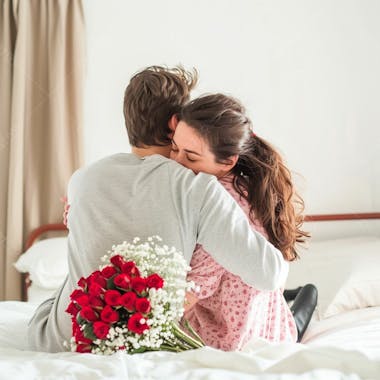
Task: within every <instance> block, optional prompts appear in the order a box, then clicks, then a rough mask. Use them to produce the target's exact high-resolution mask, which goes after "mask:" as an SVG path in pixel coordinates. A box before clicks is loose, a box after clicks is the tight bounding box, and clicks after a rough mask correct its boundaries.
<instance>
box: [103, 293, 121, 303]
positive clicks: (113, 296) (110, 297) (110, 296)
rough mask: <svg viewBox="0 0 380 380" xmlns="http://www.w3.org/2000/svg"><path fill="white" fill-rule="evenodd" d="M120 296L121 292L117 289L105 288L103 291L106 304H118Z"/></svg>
mask: <svg viewBox="0 0 380 380" xmlns="http://www.w3.org/2000/svg"><path fill="white" fill-rule="evenodd" d="M120 296H121V294H120V293H119V292H118V291H117V290H107V291H106V292H105V293H104V300H105V301H106V303H107V304H108V305H111V306H120V305H121V303H120Z"/></svg>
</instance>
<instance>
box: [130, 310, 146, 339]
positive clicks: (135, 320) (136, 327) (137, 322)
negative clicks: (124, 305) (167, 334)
mask: <svg viewBox="0 0 380 380" xmlns="http://www.w3.org/2000/svg"><path fill="white" fill-rule="evenodd" d="M142 319H143V320H145V321H146V319H145V318H144V316H143V315H142V314H141V313H136V314H133V315H132V316H131V317H130V318H129V320H128V330H130V331H132V332H134V333H137V334H140V335H141V334H142V333H143V332H144V331H145V330H147V329H149V326H148V325H147V324H146V322H144V323H141V320H142Z"/></svg>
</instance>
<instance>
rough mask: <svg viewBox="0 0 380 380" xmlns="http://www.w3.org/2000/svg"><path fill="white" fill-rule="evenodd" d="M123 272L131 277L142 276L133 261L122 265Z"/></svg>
mask: <svg viewBox="0 0 380 380" xmlns="http://www.w3.org/2000/svg"><path fill="white" fill-rule="evenodd" d="M121 271H122V272H123V273H126V274H129V275H130V276H131V277H136V276H140V272H139V270H138V269H137V267H136V264H135V263H134V262H133V261H127V262H126V263H123V264H122V265H121Z"/></svg>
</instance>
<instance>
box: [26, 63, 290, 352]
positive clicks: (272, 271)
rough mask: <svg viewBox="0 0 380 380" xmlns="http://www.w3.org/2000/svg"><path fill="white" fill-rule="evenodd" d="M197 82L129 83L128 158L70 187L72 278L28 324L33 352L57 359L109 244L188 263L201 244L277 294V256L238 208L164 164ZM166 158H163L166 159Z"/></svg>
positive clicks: (176, 76) (168, 72) (95, 167)
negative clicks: (81, 285)
mask: <svg viewBox="0 0 380 380" xmlns="http://www.w3.org/2000/svg"><path fill="white" fill-rule="evenodd" d="M195 83H196V75H193V74H192V73H190V72H187V71H185V70H183V69H182V68H174V69H166V68H162V67H157V66H155V67H149V68H147V69H145V70H143V71H141V72H139V73H137V74H136V75H135V76H134V77H133V78H132V79H131V81H130V83H129V85H128V86H127V89H126V91H125V97H124V117H125V124H126V128H127V132H128V136H129V140H130V143H131V145H132V154H126V153H120V154H115V155H113V156H110V157H106V158H104V159H102V160H100V161H98V162H96V163H94V164H92V165H90V166H88V167H85V168H83V169H80V170H78V171H77V172H75V173H74V174H73V176H72V178H71V179H70V183H69V187H68V202H69V204H70V212H69V214H68V227H69V231H70V232H69V235H68V257H69V259H68V260H69V275H68V277H67V279H66V281H65V283H64V284H63V286H62V287H61V289H60V290H59V291H58V292H57V294H56V296H55V297H54V298H52V299H49V300H47V301H45V302H44V303H43V304H41V305H40V306H39V308H38V309H37V311H36V313H35V315H34V316H33V318H32V320H31V321H30V324H29V330H28V339H29V345H30V347H29V348H30V349H35V350H39V351H49V352H58V351H63V350H65V346H64V343H63V342H64V341H65V340H66V341H68V340H69V339H70V336H71V320H70V316H69V315H68V314H67V313H65V309H66V308H67V306H68V304H69V297H70V293H71V292H72V291H73V289H74V288H75V287H76V283H77V281H78V280H79V278H81V277H87V276H88V275H89V274H90V273H91V272H93V271H94V270H96V269H97V268H98V266H99V264H101V262H100V258H101V257H102V256H103V255H104V254H105V253H106V252H107V251H108V250H109V249H110V247H111V246H112V245H113V244H118V243H120V242H122V241H125V240H126V241H131V240H132V239H133V238H134V237H136V236H137V237H140V238H141V239H143V240H144V239H146V238H147V237H149V236H152V235H159V236H160V237H161V238H162V239H163V242H164V243H165V244H167V245H168V246H174V247H176V248H177V249H178V250H180V251H182V252H183V254H184V256H185V258H186V259H187V261H188V262H190V259H191V255H192V253H193V250H194V247H195V245H196V244H197V243H199V244H202V245H203V246H204V248H205V249H206V250H207V251H208V252H212V253H213V257H214V258H215V260H216V261H217V262H219V263H220V264H221V265H223V266H224V267H225V268H226V269H228V270H229V271H231V272H232V273H235V274H236V275H239V276H240V277H241V278H242V279H243V281H245V282H246V283H248V284H250V285H253V286H255V287H257V288H261V289H274V288H276V287H278V286H280V285H282V284H283V282H284V280H285V278H286V275H287V271H288V265H287V263H285V262H284V260H283V257H282V254H281V252H279V251H278V250H277V249H276V248H274V247H273V246H272V245H271V244H270V243H268V242H267V240H266V239H265V238H264V237H262V236H261V235H260V234H258V233H257V232H254V231H252V230H251V228H250V226H249V223H248V220H247V218H246V216H245V215H244V213H243V211H242V210H241V208H240V207H239V206H238V205H237V204H236V203H235V201H234V200H233V199H232V197H231V196H230V195H229V194H228V193H227V192H226V190H225V189H224V188H223V187H222V186H221V185H220V184H219V182H218V181H217V179H216V178H215V177H213V176H210V175H207V174H198V175H195V174H194V173H193V172H192V171H190V170H188V169H186V168H184V167H182V166H181V165H179V164H177V163H176V162H174V161H172V160H170V159H167V158H166V157H168V155H169V152H170V137H171V133H172V131H173V130H174V128H175V124H176V117H175V114H176V113H177V112H178V111H179V110H180V107H181V106H182V105H183V104H184V103H185V102H186V101H187V100H188V99H189V93H190V91H191V89H192V88H193V86H194V85H195ZM165 156H166V157H165Z"/></svg>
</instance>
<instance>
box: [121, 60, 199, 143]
mask: <svg viewBox="0 0 380 380" xmlns="http://www.w3.org/2000/svg"><path fill="white" fill-rule="evenodd" d="M196 83H197V71H196V70H195V69H194V70H193V71H186V70H185V69H184V68H182V67H180V66H177V67H174V68H166V67H162V66H150V67H147V68H146V69H144V70H142V71H140V72H138V73H137V74H135V75H134V76H133V77H132V79H131V80H130V82H129V84H128V86H127V88H126V90H125V94H124V119H125V126H126V128H127V132H128V137H129V143H130V144H131V145H132V146H135V147H140V148H141V147H143V146H152V145H159V146H165V145H169V144H170V138H169V137H168V135H169V134H170V133H171V132H172V131H171V130H170V129H169V125H168V123H169V120H170V118H171V117H172V115H174V114H177V113H179V112H180V111H181V108H182V106H183V105H184V104H185V103H186V102H187V101H188V100H189V99H190V91H191V90H192V89H193V88H194V86H195V85H196Z"/></svg>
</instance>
